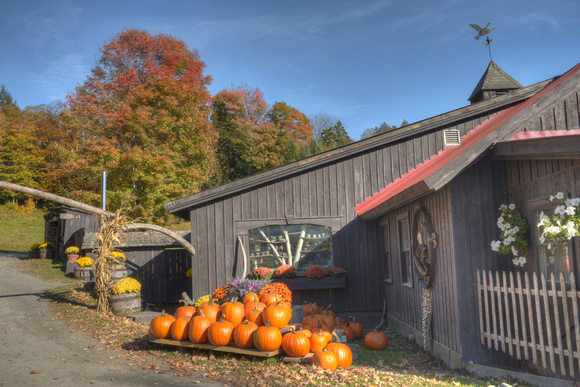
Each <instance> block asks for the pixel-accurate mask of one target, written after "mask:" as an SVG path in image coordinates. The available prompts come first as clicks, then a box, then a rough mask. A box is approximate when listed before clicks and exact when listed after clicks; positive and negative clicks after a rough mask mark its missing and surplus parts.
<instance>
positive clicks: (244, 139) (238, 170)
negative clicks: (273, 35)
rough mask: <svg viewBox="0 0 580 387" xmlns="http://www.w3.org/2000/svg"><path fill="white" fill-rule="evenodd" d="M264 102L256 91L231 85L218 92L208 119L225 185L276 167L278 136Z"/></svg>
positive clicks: (221, 181) (278, 151)
mask: <svg viewBox="0 0 580 387" xmlns="http://www.w3.org/2000/svg"><path fill="white" fill-rule="evenodd" d="M268 109H269V106H268V103H267V102H266V101H265V100H264V95H263V93H262V92H261V91H260V89H258V88H251V87H248V86H245V85H244V86H233V87H231V88H229V89H226V90H222V91H220V92H219V93H218V94H217V95H216V96H215V97H214V102H213V113H212V116H211V119H212V123H213V126H214V128H215V130H216V131H217V132H218V134H219V139H218V147H217V153H218V160H219V168H220V170H221V180H220V181H218V182H216V183H219V184H221V183H225V182H228V181H232V180H235V179H239V178H241V177H244V176H248V175H251V174H253V173H256V172H260V171H263V170H266V169H269V168H272V167H275V166H277V165H279V163H280V156H281V155H280V150H279V148H278V143H277V140H278V134H277V129H276V127H275V126H274V124H273V123H272V122H271V121H270V120H269V119H268V116H267V113H268Z"/></svg>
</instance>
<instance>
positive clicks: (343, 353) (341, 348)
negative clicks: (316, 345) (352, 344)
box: [326, 334, 352, 368]
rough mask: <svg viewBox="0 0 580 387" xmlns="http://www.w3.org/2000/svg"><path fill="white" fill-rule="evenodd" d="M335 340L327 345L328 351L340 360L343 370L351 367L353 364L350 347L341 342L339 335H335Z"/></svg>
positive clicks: (339, 363)
mask: <svg viewBox="0 0 580 387" xmlns="http://www.w3.org/2000/svg"><path fill="white" fill-rule="evenodd" d="M334 339H335V340H336V341H332V342H330V343H328V344H326V349H327V350H329V351H331V352H334V354H335V355H336V357H337V359H338V366H339V367H342V368H346V367H350V365H351V364H352V351H351V350H350V348H349V346H348V345H346V344H343V343H341V342H340V339H339V338H338V335H337V334H334Z"/></svg>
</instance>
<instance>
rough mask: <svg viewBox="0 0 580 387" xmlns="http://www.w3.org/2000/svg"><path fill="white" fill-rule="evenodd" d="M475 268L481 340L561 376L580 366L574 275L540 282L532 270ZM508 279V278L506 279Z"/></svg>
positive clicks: (570, 373)
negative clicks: (531, 274)
mask: <svg viewBox="0 0 580 387" xmlns="http://www.w3.org/2000/svg"><path fill="white" fill-rule="evenodd" d="M515 277H516V278H515V280H514V273H513V272H510V273H509V275H506V273H505V272H503V273H501V278H500V273H499V272H495V274H494V273H492V272H491V271H490V272H488V273H487V274H486V272H482V273H480V272H479V271H478V272H477V288H478V303H479V326H480V335H481V344H482V345H487V348H490V349H491V348H494V349H495V350H496V351H500V350H501V351H502V352H504V353H508V354H509V355H510V356H515V357H516V358H517V359H519V360H522V359H525V360H528V361H531V362H533V364H535V365H537V366H541V367H542V368H545V369H549V370H551V371H552V372H554V373H556V372H557V370H558V371H559V374H560V375H562V376H564V377H568V376H569V377H575V373H576V374H578V369H579V368H580V353H579V349H580V335H579V334H578V327H580V321H579V318H578V317H579V313H578V300H579V298H580V292H578V291H576V282H575V279H574V275H573V274H571V275H570V279H569V281H568V283H566V281H565V279H564V275H563V274H560V278H559V281H556V280H555V278H554V275H553V274H552V275H551V278H550V281H546V278H545V277H544V275H543V274H542V275H541V278H540V281H539V282H538V277H537V275H536V274H535V273H534V274H533V276H532V281H531V282H530V278H529V275H528V273H524V274H523V282H522V278H521V277H522V276H521V275H520V273H517V274H516V275H515ZM508 279H509V280H508Z"/></svg>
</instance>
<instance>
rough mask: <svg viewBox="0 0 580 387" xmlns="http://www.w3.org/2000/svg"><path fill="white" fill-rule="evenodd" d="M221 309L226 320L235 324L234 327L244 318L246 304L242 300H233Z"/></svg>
mask: <svg viewBox="0 0 580 387" xmlns="http://www.w3.org/2000/svg"><path fill="white" fill-rule="evenodd" d="M221 311H222V315H223V316H224V320H226V321H229V322H231V323H232V324H234V328H235V327H237V326H238V325H240V323H241V322H242V321H243V320H244V315H245V313H244V304H242V303H241V302H236V301H235V300H234V301H233V302H227V303H225V304H223V305H222V307H221Z"/></svg>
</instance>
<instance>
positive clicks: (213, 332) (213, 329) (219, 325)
mask: <svg viewBox="0 0 580 387" xmlns="http://www.w3.org/2000/svg"><path fill="white" fill-rule="evenodd" d="M233 336H234V325H233V324H232V323H231V322H229V321H226V320H224V315H222V316H221V317H220V320H219V321H217V322H214V323H213V324H211V325H210V327H209V328H208V329H207V339H208V340H209V342H210V343H211V344H212V345H215V346H216V347H223V346H224V345H228V344H230V343H232V342H233V341H234V337H233Z"/></svg>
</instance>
